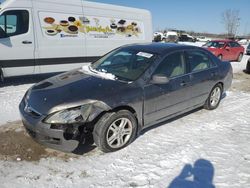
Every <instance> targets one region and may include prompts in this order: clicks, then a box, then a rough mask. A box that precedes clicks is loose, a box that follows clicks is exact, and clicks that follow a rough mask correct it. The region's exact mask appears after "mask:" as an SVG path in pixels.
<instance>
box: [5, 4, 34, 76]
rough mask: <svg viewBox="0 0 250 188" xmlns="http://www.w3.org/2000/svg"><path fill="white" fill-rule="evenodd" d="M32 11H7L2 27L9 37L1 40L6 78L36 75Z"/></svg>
mask: <svg viewBox="0 0 250 188" xmlns="http://www.w3.org/2000/svg"><path fill="white" fill-rule="evenodd" d="M31 15H32V14H31V9H12V10H5V11H4V12H3V13H2V15H1V16H0V27H1V28H2V29H3V30H4V31H5V33H6V34H7V37H1V38H0V53H1V57H0V66H1V67H2V69H3V73H4V76H6V77H8V76H17V75H26V74H33V73H34V64H35V61H34V46H35V45H34V42H35V40H34V33H33V23H32V18H31Z"/></svg>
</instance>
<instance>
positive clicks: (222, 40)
mask: <svg viewBox="0 0 250 188" xmlns="http://www.w3.org/2000/svg"><path fill="white" fill-rule="evenodd" d="M211 42H235V41H233V40H229V39H220V40H211Z"/></svg>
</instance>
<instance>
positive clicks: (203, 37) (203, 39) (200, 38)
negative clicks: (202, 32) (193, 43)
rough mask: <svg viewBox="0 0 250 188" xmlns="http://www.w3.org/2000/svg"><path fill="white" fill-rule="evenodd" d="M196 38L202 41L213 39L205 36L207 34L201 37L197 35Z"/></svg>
mask: <svg viewBox="0 0 250 188" xmlns="http://www.w3.org/2000/svg"><path fill="white" fill-rule="evenodd" d="M196 40H197V41H200V42H209V41H211V40H212V39H211V38H208V37H205V36H199V37H196Z"/></svg>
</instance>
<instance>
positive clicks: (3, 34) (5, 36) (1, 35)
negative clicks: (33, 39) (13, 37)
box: [0, 27, 8, 39]
mask: <svg viewBox="0 0 250 188" xmlns="http://www.w3.org/2000/svg"><path fill="white" fill-rule="evenodd" d="M7 37H8V35H7V34H6V33H5V31H4V30H3V28H2V27H0V39H2V38H7Z"/></svg>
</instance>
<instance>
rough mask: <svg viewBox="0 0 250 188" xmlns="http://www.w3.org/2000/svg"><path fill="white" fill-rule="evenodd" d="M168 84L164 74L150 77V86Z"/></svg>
mask: <svg viewBox="0 0 250 188" xmlns="http://www.w3.org/2000/svg"><path fill="white" fill-rule="evenodd" d="M168 82H169V79H168V77H167V76H165V75H164V74H155V75H153V77H152V80H151V81H150V83H152V84H167V83H168Z"/></svg>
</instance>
